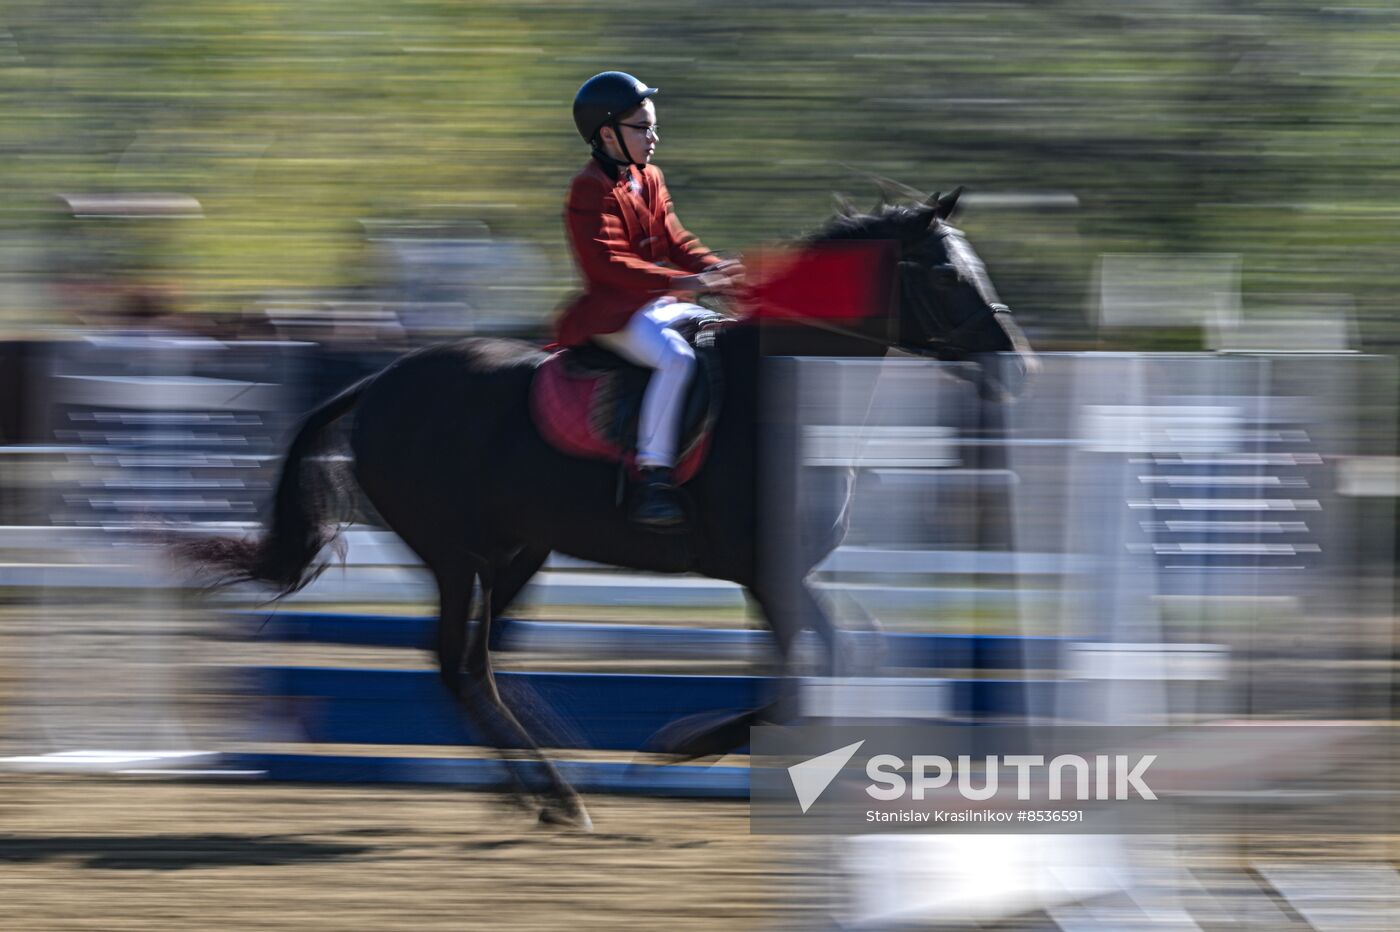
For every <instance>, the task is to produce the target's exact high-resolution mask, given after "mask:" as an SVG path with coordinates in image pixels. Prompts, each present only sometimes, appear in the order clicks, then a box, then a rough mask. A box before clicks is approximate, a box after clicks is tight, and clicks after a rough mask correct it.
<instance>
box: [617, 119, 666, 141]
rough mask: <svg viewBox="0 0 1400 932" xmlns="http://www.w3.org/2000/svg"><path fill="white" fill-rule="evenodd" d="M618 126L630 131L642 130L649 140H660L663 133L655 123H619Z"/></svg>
mask: <svg viewBox="0 0 1400 932" xmlns="http://www.w3.org/2000/svg"><path fill="white" fill-rule="evenodd" d="M617 125H618V126H626V127H627V128H628V129H637V130H641V131H642V134H643V135H644V136H646V137H647V138H648V139H660V138H661V133H660V131H659V129H658V128H657V125H656V124H655V123H619V124H617Z"/></svg>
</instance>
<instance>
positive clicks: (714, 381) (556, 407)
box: [530, 315, 730, 485]
mask: <svg viewBox="0 0 1400 932" xmlns="http://www.w3.org/2000/svg"><path fill="white" fill-rule="evenodd" d="M729 320H730V318H728V317H724V316H721V315H715V316H714V317H712V318H710V317H706V318H700V319H698V320H694V321H687V322H686V323H685V324H684V325H682V326H680V327H677V328H676V330H677V331H678V332H679V333H680V334H681V335H682V336H683V337H685V339H686V342H688V343H689V344H690V345H691V346H693V347H695V361H696V368H695V375H694V376H693V377H692V378H691V380H690V386H689V387H688V388H687V389H686V396H685V400H684V402H683V403H682V405H681V418H680V420H681V423H680V431H679V434H678V436H679V438H680V441H679V443H678V444H677V456H676V466H675V469H674V471H673V479H674V481H675V483H676V484H677V485H680V484H682V483H685V482H687V481H689V480H690V479H691V478H693V477H694V476H695V474H696V473H697V472H698V471H699V470H700V467H701V465H703V463H704V461H705V454H706V453H707V452H708V451H709V444H710V435H711V433H712V432H713V430H714V425H715V421H716V420H717V419H718V417H719V410H720V402H721V398H722V395H723V388H724V380H723V375H722V371H721V368H720V360H719V354H718V352H717V351H716V350H715V347H714V338H715V334H716V333H717V332H718V330H719V329H720V327H721V326H723V324H724V323H725V322H728V321H729ZM651 375H652V370H651V369H648V368H646V367H644V366H637V365H634V364H632V363H630V362H628V361H627V360H625V359H623V358H622V357H621V356H618V355H617V354H616V353H611V352H609V351H607V350H605V349H603V348H602V347H600V346H597V345H595V344H591V343H590V344H586V345H584V346H574V347H568V348H566V349H562V350H559V351H557V352H555V353H553V354H551V355H550V356H549V357H547V358H546V359H545V360H544V362H542V363H540V364H539V366H538V368H536V369H535V376H534V379H533V380H532V381H531V383H530V416H531V417H532V418H533V419H534V422H535V426H536V427H537V428H538V429H539V431H540V435H541V436H543V437H544V439H545V441H546V442H548V443H549V445H550V446H552V447H554V448H555V449H557V450H558V451H559V452H561V453H565V454H567V455H569V456H578V457H583V458H585V459H595V460H604V461H606V462H610V463H620V464H622V465H623V466H624V468H626V469H627V471H628V473H630V474H631V475H632V476H633V478H635V477H636V474H637V465H636V457H637V425H638V421H639V420H640V417H641V411H642V395H643V394H644V393H645V392H646V387H647V383H648V382H650V381H651Z"/></svg>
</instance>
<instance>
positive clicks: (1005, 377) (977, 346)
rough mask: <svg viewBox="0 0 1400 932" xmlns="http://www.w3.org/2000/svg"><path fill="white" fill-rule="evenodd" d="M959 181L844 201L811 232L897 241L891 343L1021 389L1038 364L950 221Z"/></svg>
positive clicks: (996, 388) (989, 385) (819, 237)
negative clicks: (858, 207)
mask: <svg viewBox="0 0 1400 932" xmlns="http://www.w3.org/2000/svg"><path fill="white" fill-rule="evenodd" d="M961 194H962V188H958V189H956V190H954V191H952V192H950V193H949V194H945V195H939V194H934V195H932V196H930V197H927V198H923V199H921V200H918V201H916V202H915V203H912V204H887V203H884V202H883V200H882V202H881V203H880V204H878V205H876V207H875V208H874V210H872V211H871V212H870V213H859V212H856V211H855V210H854V209H853V208H850V206H849V204H843V205H842V208H841V210H840V211H839V213H838V216H837V217H836V219H834V220H833V221H832V222H831V223H830V224H828V226H827V227H826V228H825V229H824V230H822V231H821V232H820V233H818V234H816V235H815V236H813V237H812V238H811V241H812V242H814V243H820V242H830V241H835V240H887V241H892V242H894V243H896V244H897V247H898V266H897V267H898V289H897V296H896V301H897V305H898V307H897V313H898V316H899V328H898V337H897V339H896V344H895V345H896V346H898V347H899V348H900V349H903V350H906V351H909V352H912V353H917V354H919V355H924V356H934V357H936V358H938V359H944V360H964V359H973V360H978V361H980V362H983V363H984V365H983V366H982V367H981V368H982V374H983V377H982V380H981V387H982V389H983V392H984V394H987V395H988V396H990V397H1004V396H1005V395H1007V394H1011V395H1015V394H1018V393H1019V391H1020V390H1021V388H1022V386H1023V385H1024V383H1025V382H1026V380H1027V379H1028V378H1029V377H1030V376H1032V375H1033V374H1034V373H1035V372H1036V371H1038V369H1039V362H1038V360H1037V359H1036V357H1035V353H1034V351H1033V350H1032V349H1031V345H1030V342H1029V341H1028V340H1027V339H1026V336H1025V334H1024V333H1022V331H1021V328H1020V326H1019V325H1018V324H1017V323H1016V320H1015V318H1014V317H1013V316H1012V314H1011V309H1010V308H1009V307H1007V306H1006V304H1005V303H1004V302H1003V301H1002V300H1001V297H1000V295H998V294H997V290H996V287H995V286H994V285H993V284H992V280H991V277H990V276H989V275H988V274H987V267H986V265H985V264H984V263H983V262H982V260H981V259H980V258H979V257H978V255H977V252H976V251H975V250H974V249H973V248H972V244H971V243H969V242H968V240H967V237H966V236H965V235H964V234H963V232H962V231H961V230H959V229H958V228H956V227H954V226H952V225H951V224H950V223H948V220H949V218H950V217H952V215H953V212H954V211H955V210H956V209H957V204H958V199H959V197H960V196H961ZM992 353H1007V354H1012V355H1011V356H1010V357H1009V358H1007V359H1006V360H1004V361H1006V362H1009V363H1010V365H995V366H993V365H987V364H986V363H987V362H988V361H989V359H988V354H992Z"/></svg>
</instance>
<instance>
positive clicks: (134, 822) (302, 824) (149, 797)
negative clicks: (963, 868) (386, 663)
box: [0, 774, 824, 932]
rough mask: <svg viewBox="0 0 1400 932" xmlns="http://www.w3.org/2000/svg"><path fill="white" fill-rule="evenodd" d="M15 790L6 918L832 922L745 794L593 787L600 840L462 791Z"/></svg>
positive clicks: (70, 921) (18, 926)
mask: <svg viewBox="0 0 1400 932" xmlns="http://www.w3.org/2000/svg"><path fill="white" fill-rule="evenodd" d="M0 787H2V788H3V791H0V797H2V798H3V800H4V801H3V803H0V864H2V865H3V869H0V929H5V930H7V932H16V930H45V932H47V930H65V929H141V930H147V929H181V930H186V929H211V928H222V929H335V930H353V929H374V930H379V929H478V928H479V929H497V928H501V929H505V928H511V929H619V928H627V929H670V928H695V929H698V928H714V929H719V928H726V929H734V928H812V927H820V926H821V925H822V914H823V912H824V911H823V910H822V908H821V905H822V904H821V902H820V896H819V895H818V894H817V893H816V892H815V888H814V887H813V886H812V885H813V881H814V878H813V877H811V876H802V874H801V873H800V872H799V868H801V867H802V865H800V864H799V863H798V860H797V859H798V858H799V856H800V853H799V852H794V851H793V850H791V849H790V848H789V847H788V846H787V845H785V844H784V843H783V842H782V841H781V839H778V840H774V839H765V838H762V837H757V836H751V835H749V833H748V806H747V804H745V803H734V802H686V801H676V800H651V799H630V798H627V799H624V798H620V797H607V796H592V797H589V799H588V805H589V807H590V811H591V813H592V815H593V819H594V822H595V825H596V829H595V831H594V832H593V833H592V834H587V835H584V834H571V833H564V832H559V831H555V830H550V829H545V828H538V827H536V825H535V822H534V816H533V815H531V814H529V813H526V812H523V811H521V810H518V809H515V808H513V807H512V806H511V805H510V803H509V801H508V800H506V799H505V798H503V797H501V796H497V795H494V794H482V793H463V792H456V791H451V790H434V789H411V788H396V787H354V788H339V787H326V786H288V785H269V784H248V785H227V784H223V785H210V784H190V783H183V784H172V783H168V782H148V781H145V780H140V779H119V780H114V779H111V778H106V777H53V776H47V775H36V774H10V775H5V776H0ZM814 866H815V865H813V864H807V865H806V866H805V868H803V870H805V871H808V872H810V869H811V868H812V867H814Z"/></svg>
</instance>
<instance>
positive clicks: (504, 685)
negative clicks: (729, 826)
mask: <svg viewBox="0 0 1400 932" xmlns="http://www.w3.org/2000/svg"><path fill="white" fill-rule="evenodd" d="M253 673H254V675H255V677H256V679H255V681H254V692H255V693H256V694H257V695H259V696H263V697H265V698H267V699H268V700H270V701H272V702H273V703H275V707H274V709H273V711H274V712H275V713H276V714H277V715H278V717H279V718H285V719H288V720H290V721H291V722H294V723H295V725H296V727H297V729H298V732H299V734H298V737H299V738H301V739H302V740H305V741H311V742H318V743H330V744H423V745H462V744H467V745H482V744H489V742H488V741H486V740H485V738H484V736H482V735H481V734H480V733H479V732H478V731H477V730H476V728H475V727H474V726H472V725H471V724H470V723H469V722H467V721H466V720H464V718H463V716H462V714H461V712H460V711H459V710H458V708H457V706H456V704H455V703H454V702H453V701H452V699H451V698H450V697H449V696H448V695H447V693H446V691H445V690H444V689H443V688H442V685H441V683H440V682H439V679H438V676H437V674H436V673H433V672H431V671H420V670H358V669H338V668H320V667H265V668H260V669H257V670H255V671H253ZM496 680H497V683H498V685H499V687H500V690H501V694H502V696H503V697H504V698H505V700H506V702H507V703H508V704H509V705H510V707H511V709H512V711H514V712H515V714H516V715H517V717H519V718H520V719H521V721H522V723H523V724H524V725H525V726H526V728H528V729H529V730H530V731H531V733H532V734H533V735H534V737H535V738H536V740H537V741H538V742H539V743H540V744H541V745H542V746H545V747H556V748H591V749H596V750H612V751H634V750H641V749H643V748H644V747H645V746H646V742H647V739H648V738H650V737H651V736H652V735H653V734H655V733H656V732H657V731H659V730H660V729H661V728H662V727H664V726H666V725H668V724H670V723H671V722H674V721H675V720H677V719H679V718H683V717H685V716H687V715H693V714H697V713H702V712H717V711H720V710H724V709H736V710H738V709H751V708H754V707H756V706H758V705H760V704H762V700H763V697H764V695H765V693H766V692H767V687H768V686H770V685H772V683H773V681H771V680H768V679H765V678H762V677H754V676H671V675H658V674H632V673H514V672H512V673H501V674H497V677H496ZM940 682H942V683H945V684H946V685H947V686H948V687H949V688H950V689H951V694H950V695H949V697H948V700H947V703H948V706H947V708H946V709H930V710H929V713H930V714H940V713H941V714H944V715H950V716H951V717H953V718H959V719H973V718H978V719H981V718H987V717H998V718H999V717H1002V716H1025V715H1031V714H1036V713H1037V712H1040V713H1045V712H1049V711H1051V710H1053V708H1054V706H1053V705H1052V704H1051V703H1052V701H1053V698H1054V697H1053V696H1052V694H1051V689H1052V688H1054V687H1060V688H1063V687H1064V685H1065V684H1063V683H1059V682H1057V681H1052V680H994V679H952V680H941V681H940Z"/></svg>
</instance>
